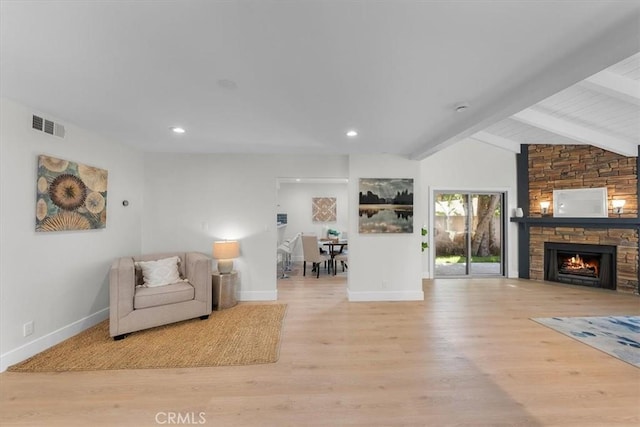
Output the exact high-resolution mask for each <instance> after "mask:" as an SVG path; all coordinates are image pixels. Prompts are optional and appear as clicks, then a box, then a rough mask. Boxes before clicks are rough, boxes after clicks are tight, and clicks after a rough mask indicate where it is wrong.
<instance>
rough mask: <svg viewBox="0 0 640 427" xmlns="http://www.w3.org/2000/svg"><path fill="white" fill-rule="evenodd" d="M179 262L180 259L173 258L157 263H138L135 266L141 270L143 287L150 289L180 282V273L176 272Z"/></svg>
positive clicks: (160, 260)
mask: <svg viewBox="0 0 640 427" xmlns="http://www.w3.org/2000/svg"><path fill="white" fill-rule="evenodd" d="M179 262H180V258H179V257H177V256H174V257H171V258H164V259H159V260H157V261H138V262H136V263H135V265H136V267H140V268H141V269H142V278H143V280H144V285H143V286H146V287H148V288H152V287H154V286H165V285H170V284H172V283H176V282H180V281H181V279H180V273H179V272H178V263H179Z"/></svg>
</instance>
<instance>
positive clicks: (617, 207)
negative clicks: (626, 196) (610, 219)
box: [611, 199, 626, 215]
mask: <svg viewBox="0 0 640 427" xmlns="http://www.w3.org/2000/svg"><path fill="white" fill-rule="evenodd" d="M625 203H626V200H622V199H617V200H612V201H611V206H613V213H615V214H618V215H620V214H621V213H622V211H623V210H622V208H623V207H624V204H625Z"/></svg>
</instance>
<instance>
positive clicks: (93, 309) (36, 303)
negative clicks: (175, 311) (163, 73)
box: [0, 99, 142, 370]
mask: <svg viewBox="0 0 640 427" xmlns="http://www.w3.org/2000/svg"><path fill="white" fill-rule="evenodd" d="M0 102H1V103H0V107H1V108H0V166H1V167H0V178H1V179H0V319H1V320H0V325H1V326H0V355H1V356H0V357H1V361H0V363H1V368H2V370H4V369H6V367H7V366H8V365H11V364H13V363H17V362H18V361H20V360H23V359H25V358H26V357H29V356H31V355H33V354H35V353H37V352H39V351H41V350H43V349H44V348H47V347H49V346H51V345H53V344H55V343H57V342H59V341H61V340H63V339H65V338H67V337H69V336H71V335H74V334H75V333H77V332H79V331H80V330H82V329H85V328H86V327H88V326H90V325H92V324H94V323H96V322H98V321H100V320H103V319H105V318H107V316H108V307H109V289H108V273H109V266H110V264H111V262H112V260H113V259H114V258H115V257H116V256H119V255H127V254H135V253H139V251H140V215H141V207H142V206H141V205H142V203H141V194H142V156H141V155H140V154H139V153H138V152H136V151H133V150H131V149H128V148H125V147H124V146H122V145H119V144H118V143H117V142H114V141H108V140H105V139H103V138H100V137H98V136H96V135H94V134H92V133H90V132H87V131H84V130H82V129H79V128H77V127H75V126H73V125H72V124H69V123H64V121H60V122H61V123H62V124H64V125H65V128H66V137H65V138H64V139H60V138H57V137H54V136H51V135H48V134H45V133H42V132H37V131H35V130H32V129H31V115H32V114H33V113H39V112H38V111H35V110H32V109H30V108H27V107H24V106H21V105H18V104H16V103H14V102H12V101H9V100H6V99H2V100H1V101H0ZM41 114H42V113H41ZM43 116H44V117H46V118H49V119H52V120H54V121H56V120H57V119H56V117H52V116H50V115H47V114H43ZM58 121H59V120H58ZM39 154H48V155H51V156H54V157H59V158H63V159H67V160H71V161H75V162H79V163H84V164H87V165H91V166H96V167H100V168H103V169H107V170H108V171H109V183H108V196H107V227H106V228H105V229H102V230H92V231H74V232H51V233H36V232H35V209H36V208H35V203H36V178H37V157H38V155H39ZM123 199H128V200H129V201H130V205H129V207H127V208H125V207H123V206H122V203H121V202H122V200H123ZM28 321H33V322H34V333H33V335H30V336H28V337H24V336H23V325H24V323H26V322H28Z"/></svg>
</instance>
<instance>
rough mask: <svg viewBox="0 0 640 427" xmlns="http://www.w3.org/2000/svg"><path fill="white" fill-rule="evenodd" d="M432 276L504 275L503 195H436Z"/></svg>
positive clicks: (466, 193) (465, 193) (440, 193)
mask: <svg viewBox="0 0 640 427" xmlns="http://www.w3.org/2000/svg"><path fill="white" fill-rule="evenodd" d="M434 201H435V206H434V212H435V224H434V243H435V276H436V277H452V276H453V277H455V276H458V277H459V276H502V275H504V256H503V254H504V220H503V216H502V212H503V205H504V194H503V193H480V192H478V193H468V192H435V194H434Z"/></svg>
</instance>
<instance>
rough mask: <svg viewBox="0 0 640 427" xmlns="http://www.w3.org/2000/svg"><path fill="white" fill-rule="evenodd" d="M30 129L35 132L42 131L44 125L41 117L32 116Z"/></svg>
mask: <svg viewBox="0 0 640 427" xmlns="http://www.w3.org/2000/svg"><path fill="white" fill-rule="evenodd" d="M32 123H33V124H32V127H33V128H34V129H36V130H42V129H43V125H44V119H43V118H42V117H38V116H35V115H34V116H33V122H32Z"/></svg>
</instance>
